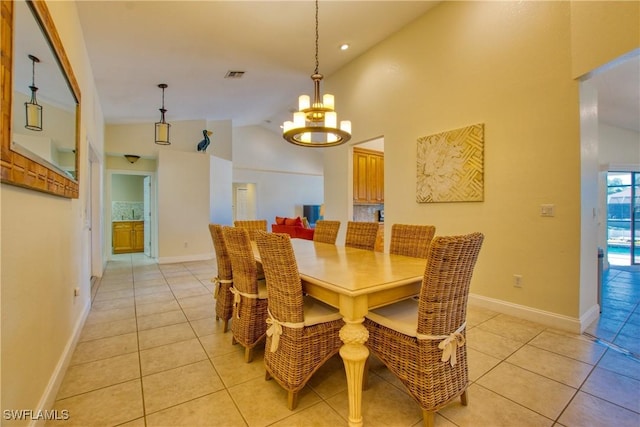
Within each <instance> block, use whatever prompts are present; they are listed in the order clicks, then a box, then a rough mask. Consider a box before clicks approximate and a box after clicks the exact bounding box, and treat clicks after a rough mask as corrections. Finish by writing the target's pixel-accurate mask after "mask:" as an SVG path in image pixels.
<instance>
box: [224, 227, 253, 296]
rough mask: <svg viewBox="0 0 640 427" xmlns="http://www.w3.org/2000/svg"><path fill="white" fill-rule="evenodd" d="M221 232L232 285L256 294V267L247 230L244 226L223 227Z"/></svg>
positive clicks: (242, 290) (247, 292)
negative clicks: (229, 266)
mask: <svg viewBox="0 0 640 427" xmlns="http://www.w3.org/2000/svg"><path fill="white" fill-rule="evenodd" d="M222 234H223V236H224V240H225V243H226V245H227V251H228V253H229V259H230V260H231V268H232V269H233V287H234V288H236V289H237V290H239V291H240V292H243V293H246V294H257V293H258V268H257V266H256V259H255V257H254V256H253V249H252V248H251V239H250V238H249V231H248V230H246V229H244V228H237V227H223V228H222Z"/></svg>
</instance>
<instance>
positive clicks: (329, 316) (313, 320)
mask: <svg viewBox="0 0 640 427" xmlns="http://www.w3.org/2000/svg"><path fill="white" fill-rule="evenodd" d="M338 319H342V315H341V314H340V312H339V311H338V310H337V309H335V308H333V307H331V306H330V305H327V304H325V303H323V302H321V301H318V300H317V299H313V298H312V297H310V296H305V297H304V326H312V325H317V324H318V323H325V322H331V321H334V320H338Z"/></svg>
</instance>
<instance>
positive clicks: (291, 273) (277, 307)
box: [256, 232, 304, 323]
mask: <svg viewBox="0 0 640 427" xmlns="http://www.w3.org/2000/svg"><path fill="white" fill-rule="evenodd" d="M256 244H257V246H258V251H259V252H260V259H261V261H262V268H263V269H264V277H265V280H266V281H267V294H268V296H269V311H270V312H271V315H272V316H273V317H274V318H276V319H278V320H279V321H280V322H291V323H299V322H302V321H304V308H303V304H304V301H303V296H302V283H301V282H300V273H299V272H298V264H297V263H296V258H295V254H294V253H293V248H292V246H291V237H289V235H288V234H280V233H265V232H257V233H256Z"/></svg>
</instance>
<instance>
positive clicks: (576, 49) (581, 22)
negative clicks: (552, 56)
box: [571, 0, 640, 77]
mask: <svg viewBox="0 0 640 427" xmlns="http://www.w3.org/2000/svg"><path fill="white" fill-rule="evenodd" d="M639 26H640V2H638V1H633V0H632V1H616V0H607V1H572V2H571V58H572V74H571V75H572V76H573V77H580V76H583V75H584V74H587V73H589V72H591V71H593V70H594V69H596V68H598V67H600V66H602V65H604V64H606V63H608V62H610V61H612V60H613V59H615V58H618V57H619V56H622V55H625V54H628V53H629V52H631V51H633V50H634V49H638V48H639V47H640V30H638V27H639Z"/></svg>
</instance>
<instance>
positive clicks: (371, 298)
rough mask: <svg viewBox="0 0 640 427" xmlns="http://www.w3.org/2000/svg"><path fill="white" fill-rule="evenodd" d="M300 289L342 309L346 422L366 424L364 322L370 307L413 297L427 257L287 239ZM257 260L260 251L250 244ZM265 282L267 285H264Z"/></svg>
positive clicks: (342, 356)
mask: <svg viewBox="0 0 640 427" xmlns="http://www.w3.org/2000/svg"><path fill="white" fill-rule="evenodd" d="M291 244H292V247H293V251H294V254H295V258H296V262H297V265H298V272H299V274H300V279H301V282H302V286H303V291H304V292H305V293H306V294H307V295H310V296H312V297H313V298H316V299H318V300H320V301H322V302H324V303H326V304H329V305H331V306H333V307H335V308H337V309H339V310H340V314H341V315H342V317H343V320H344V323H345V324H344V326H343V327H342V329H341V330H340V339H341V340H342V343H343V345H342V347H341V348H340V357H341V358H342V360H343V362H344V367H345V373H346V378H347V390H348V396H349V418H348V422H349V426H352V427H356V426H362V425H364V420H363V417H362V384H363V378H364V368H365V364H366V360H367V358H368V357H369V350H368V349H367V347H366V346H365V342H366V341H367V339H368V337H369V333H368V331H367V329H366V328H365V327H364V325H363V321H364V317H365V315H366V314H367V312H368V311H369V310H370V309H374V308H376V307H381V306H384V305H387V304H391V303H394V302H396V301H400V300H402V299H406V298H411V297H413V296H415V295H417V294H418V293H419V291H420V286H421V284H422V278H423V276H424V270H425V266H426V260H425V259H422V258H413V257H407V256H402V255H394V254H389V253H384V252H375V251H370V250H365V249H356V248H351V247H346V246H339V245H332V244H328V243H320V242H314V241H312V240H305V239H296V238H293V239H291ZM253 249H254V254H255V257H256V261H258V262H260V253H259V252H258V249H257V247H256V246H255V243H254V246H253ZM267 286H268V284H267Z"/></svg>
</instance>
